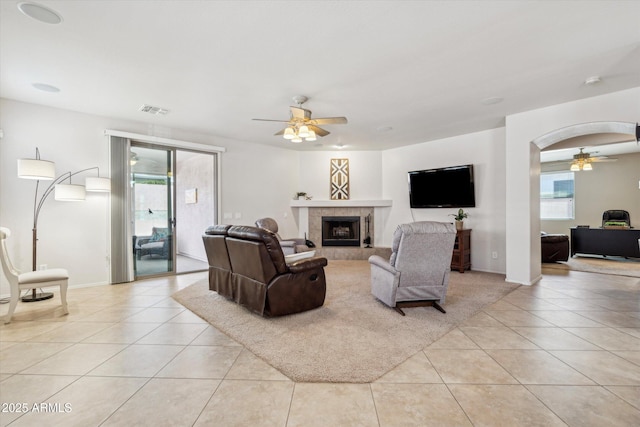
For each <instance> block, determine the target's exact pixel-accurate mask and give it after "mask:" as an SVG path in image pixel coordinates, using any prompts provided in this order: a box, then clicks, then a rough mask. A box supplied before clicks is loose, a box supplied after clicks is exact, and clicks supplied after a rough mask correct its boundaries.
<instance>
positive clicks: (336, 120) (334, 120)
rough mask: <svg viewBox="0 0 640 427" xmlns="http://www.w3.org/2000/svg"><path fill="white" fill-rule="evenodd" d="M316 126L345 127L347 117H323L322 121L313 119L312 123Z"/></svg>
mask: <svg viewBox="0 0 640 427" xmlns="http://www.w3.org/2000/svg"><path fill="white" fill-rule="evenodd" d="M310 123H311V124H314V125H344V124H346V123H347V118H346V117H323V118H320V119H312V120H311V121H310Z"/></svg>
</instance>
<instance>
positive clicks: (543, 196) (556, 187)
mask: <svg viewBox="0 0 640 427" xmlns="http://www.w3.org/2000/svg"><path fill="white" fill-rule="evenodd" d="M574 193H575V192H574V179H573V172H549V173H543V174H541V175H540V219H574V218H575V215H574V206H575V204H574Z"/></svg>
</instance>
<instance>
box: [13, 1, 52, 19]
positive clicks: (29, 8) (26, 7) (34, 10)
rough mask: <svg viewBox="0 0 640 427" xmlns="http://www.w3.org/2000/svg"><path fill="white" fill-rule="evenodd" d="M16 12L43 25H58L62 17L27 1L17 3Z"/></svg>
mask: <svg viewBox="0 0 640 427" xmlns="http://www.w3.org/2000/svg"><path fill="white" fill-rule="evenodd" d="M18 10H19V11H20V12H22V13H24V14H25V15H27V16H28V17H29V18H33V19H35V20H36V21H40V22H44V23H45V24H59V23H61V22H62V16H60V15H59V14H58V13H57V12H55V11H53V10H51V9H49V8H48V7H45V6H41V5H39V4H36V3H31V2H28V1H23V2H20V3H18Z"/></svg>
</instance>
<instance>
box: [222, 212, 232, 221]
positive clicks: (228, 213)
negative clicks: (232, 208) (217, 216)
mask: <svg viewBox="0 0 640 427" xmlns="http://www.w3.org/2000/svg"><path fill="white" fill-rule="evenodd" d="M231 218H233V215H232V214H231V212H225V213H224V219H231Z"/></svg>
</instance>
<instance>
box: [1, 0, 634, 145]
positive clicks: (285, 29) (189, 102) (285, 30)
mask: <svg viewBox="0 0 640 427" xmlns="http://www.w3.org/2000/svg"><path fill="white" fill-rule="evenodd" d="M38 3H40V4H42V5H46V6H47V7H49V8H51V9H53V10H55V11H57V12H58V13H59V14H60V15H61V16H62V17H63V22H62V23H61V24H58V25H52V24H44V23H41V22H38V21H35V20H33V19H31V18H29V17H27V16H25V15H24V14H22V13H21V12H20V11H19V10H18V9H17V7H16V5H17V4H18V1H5V0H2V1H1V2H0V53H1V57H0V59H1V68H0V94H1V96H2V97H4V98H9V99H15V100H19V101H24V102H30V103H35V104H42V105H47V106H52V107H57V108H63V109H69V110H74V111H82V112H86V113H91V114H97V115H102V116H108V117H113V118H119V119H128V120H135V121H141V122H145V123H148V124H149V129H150V130H151V132H158V133H160V132H161V130H162V129H163V128H180V129H185V130H189V131H192V132H199V133H204V134H210V135H213V136H214V137H216V138H215V139H216V140H214V141H211V143H212V144H220V142H221V141H223V140H224V139H225V138H230V139H237V140H243V141H249V142H254V143H259V144H269V145H274V146H278V147H291V148H292V149H300V150H319V149H334V148H333V146H334V145H335V144H344V145H345V146H346V147H347V149H350V150H367V149H376V150H379V149H386V148H392V147H398V146H403V145H408V144H415V143H420V142H425V141H429V140H434V139H439V138H443V137H448V136H455V135H460V134H465V133H470V132H474V131H479V130H484V129H491V128H495V127H499V126H503V125H504V117H505V116H506V115H509V114H514V113H518V112H522V111H527V110H531V109H536V108H540V107H544V106H548V105H553V104H559V103H563V102H568V101H573V100H577V99H581V98H586V97H592V96H596V95H600V94H604V93H609V92H615V91H619V90H624V89H628V88H632V87H638V86H640V25H639V24H638V22H639V17H640V1H553V2H551V1H297V2H293V1H189V0H183V1H177V0H175V1H154V2H152V1H146V0H145V1H135V0H133V1H132V0H130V1H98V0H85V1H76V0H71V1H46V0H40V1H39V2H38ZM593 75H598V76H601V78H602V82H601V83H600V84H597V85H593V86H587V85H585V84H584V80H585V79H586V78H588V77H590V76H593ZM33 83H46V84H50V85H53V86H56V87H58V88H60V92H58V93H48V92H43V91H39V90H36V89H34V88H33V87H32V84H33ZM298 94H301V95H306V96H308V97H309V98H310V100H309V101H308V102H307V103H306V104H305V107H306V108H308V109H310V110H312V111H313V117H327V116H328V117H331V116H346V117H347V118H348V120H349V123H348V124H347V125H331V126H326V127H325V128H326V129H327V130H329V131H330V132H331V135H329V136H327V137H324V138H319V140H318V141H316V142H315V143H302V144H292V143H290V142H285V140H284V139H283V138H282V137H278V136H273V134H274V133H275V132H277V131H279V130H280V129H281V128H282V126H281V125H280V124H279V123H270V122H257V121H252V120H251V119H252V118H268V119H283V120H286V119H288V117H289V110H288V106H289V105H293V101H292V100H291V98H292V97H293V96H294V95H298ZM491 97H500V98H504V101H503V102H501V103H498V104H492V105H484V104H483V103H482V101H483V100H484V99H487V98H491ZM145 103H146V104H151V105H154V106H158V107H162V108H166V109H168V110H169V111H170V112H169V114H167V115H166V116H151V115H149V114H147V113H142V112H140V111H138V109H139V107H140V106H141V105H142V104H145ZM603 120H617V118H615V117H603ZM388 127H391V128H392V129H391V130H386V131H384V130H381V129H383V128H388ZM317 144H321V147H318V146H316V145H317Z"/></svg>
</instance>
